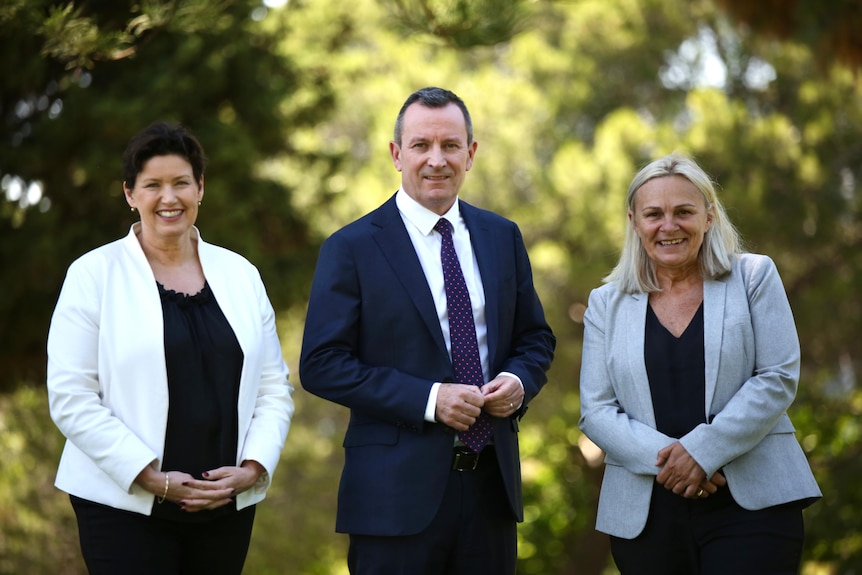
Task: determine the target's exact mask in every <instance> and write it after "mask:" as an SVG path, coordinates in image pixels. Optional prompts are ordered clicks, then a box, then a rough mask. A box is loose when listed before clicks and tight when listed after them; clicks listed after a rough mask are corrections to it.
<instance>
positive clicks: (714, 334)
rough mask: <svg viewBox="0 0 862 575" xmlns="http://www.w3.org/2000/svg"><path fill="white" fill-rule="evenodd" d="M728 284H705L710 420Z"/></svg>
mask: <svg viewBox="0 0 862 575" xmlns="http://www.w3.org/2000/svg"><path fill="white" fill-rule="evenodd" d="M726 292H727V284H726V283H725V282H724V281H720V280H705V281H704V282H703V348H704V349H703V354H704V361H705V363H706V367H705V379H706V381H705V384H706V390H705V391H706V405H705V406H704V409H705V410H706V417H707V418H709V416H710V415H711V414H710V406H711V405H712V399H713V397H715V386H716V385H717V383H718V363H719V360H720V359H721V337H722V333H723V327H724V310H725V296H726Z"/></svg>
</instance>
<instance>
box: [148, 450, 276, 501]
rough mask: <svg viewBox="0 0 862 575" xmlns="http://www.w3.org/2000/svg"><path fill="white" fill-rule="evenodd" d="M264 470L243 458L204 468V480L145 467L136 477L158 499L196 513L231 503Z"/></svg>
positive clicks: (252, 484)
mask: <svg viewBox="0 0 862 575" xmlns="http://www.w3.org/2000/svg"><path fill="white" fill-rule="evenodd" d="M264 472H265V469H264V467H263V466H262V465H261V464H260V463H258V462H257V461H251V460H248V461H244V462H243V464H242V466H240V467H235V466H225V467H219V468H218V469H213V470H211V471H205V472H204V473H203V479H195V478H194V477H193V476H192V475H190V474H188V473H185V472H182V471H168V472H163V471H156V470H155V469H153V468H152V467H147V468H146V469H144V470H143V471H142V472H141V473H140V474H139V475H138V477H137V479H136V480H135V482H136V483H138V484H139V485H141V486H142V487H143V488H144V489H146V490H147V491H149V492H150V493H153V494H155V495H156V497H157V498H158V500H159V501H160V502H161V501H172V502H174V503H176V504H177V505H179V506H180V508H181V509H182V510H183V511H188V512H190V513H194V512H197V511H205V510H211V509H217V508H219V507H222V506H224V505H227V504H228V503H230V501H231V499H232V498H233V497H235V496H236V495H237V494H239V493H242V492H243V491H246V490H248V489H251V487H252V486H254V484H255V483H256V482H257V480H258V479H259V478H260V476H261V475H262V474H263V473H264Z"/></svg>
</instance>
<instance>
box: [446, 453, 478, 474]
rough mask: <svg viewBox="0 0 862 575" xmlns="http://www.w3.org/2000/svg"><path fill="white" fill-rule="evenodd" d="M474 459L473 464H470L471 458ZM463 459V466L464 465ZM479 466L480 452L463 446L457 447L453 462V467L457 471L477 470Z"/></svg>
mask: <svg viewBox="0 0 862 575" xmlns="http://www.w3.org/2000/svg"><path fill="white" fill-rule="evenodd" d="M470 459H472V460H473V461H472V465H470V462H469V460H470ZM462 461H463V464H464V465H463V467H462V465H461V464H462ZM478 466H479V454H478V453H474V452H473V451H471V450H469V449H467V448H462V449H455V460H454V461H453V462H452V469H454V470H455V471H475V470H476V468H477V467H478Z"/></svg>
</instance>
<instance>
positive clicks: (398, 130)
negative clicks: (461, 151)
mask: <svg viewBox="0 0 862 575" xmlns="http://www.w3.org/2000/svg"><path fill="white" fill-rule="evenodd" d="M417 102H418V103H420V104H422V105H423V106H426V107H428V108H445V107H446V106H448V105H449V104H455V105H457V106H458V107H459V108H461V112H462V113H463V114H464V124H465V125H466V126H467V144H472V143H473V120H472V119H470V112H469V111H468V110H467V104H465V103H464V100H462V99H461V98H459V97H458V96H457V95H456V94H455V93H454V92H450V91H449V90H444V89H443V88H435V87H433V86H432V87H428V88H422V89H421V90H416V91H415V92H413V93H412V94H410V96H408V97H407V100H406V101H405V102H404V105H403V106H401V111H399V112H398V118H396V119H395V143H396V144H398V145H399V146H400V145H401V135H402V134H403V133H404V113H405V112H406V111H407V108H409V107H410V106H411V105H412V104H415V103H417Z"/></svg>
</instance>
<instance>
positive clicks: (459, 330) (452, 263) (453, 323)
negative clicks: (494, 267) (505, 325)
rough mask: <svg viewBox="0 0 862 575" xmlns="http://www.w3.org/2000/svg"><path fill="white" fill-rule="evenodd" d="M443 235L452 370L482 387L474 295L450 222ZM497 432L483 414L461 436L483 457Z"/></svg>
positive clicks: (441, 224) (441, 230) (442, 224)
mask: <svg viewBox="0 0 862 575" xmlns="http://www.w3.org/2000/svg"><path fill="white" fill-rule="evenodd" d="M434 229H435V230H437V231H438V232H439V233H440V236H441V237H442V239H443V244H442V246H441V247H440V261H441V263H442V264H443V282H444V284H445V286H446V308H447V311H448V313H449V339H450V342H451V347H452V366H453V367H454V368H455V379H456V380H457V382H458V383H469V384H473V385H478V386H480V387H481V386H482V385H483V384H484V383H485V377H484V376H483V375H482V362H481V360H480V359H479V344H478V342H477V341H476V324H475V322H474V320H473V306H472V305H471V303H470V292H468V291H467V283H466V282H465V281H464V274H463V273H462V272H461V264H460V263H459V262H458V254H457V253H455V244H454V243H452V224H451V223H449V220H447V219H446V218H440V221H438V222H437V224H436V225H435V226H434ZM492 432H493V428H492V425H491V416H490V415H488V414H487V413H485V411H482V413H481V414H480V415H479V418H478V419H476V423H474V424H473V425H472V426H471V427H470V429H468V430H467V431H462V432H461V433H459V434H458V436H459V437H460V438H461V441H463V442H464V445H466V446H467V447H469V448H470V449H472V450H473V451H475V452H476V453H479V452H480V451H482V448H483V447H485V444H487V443H488V441H489V440H490V439H491V434H492Z"/></svg>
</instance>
